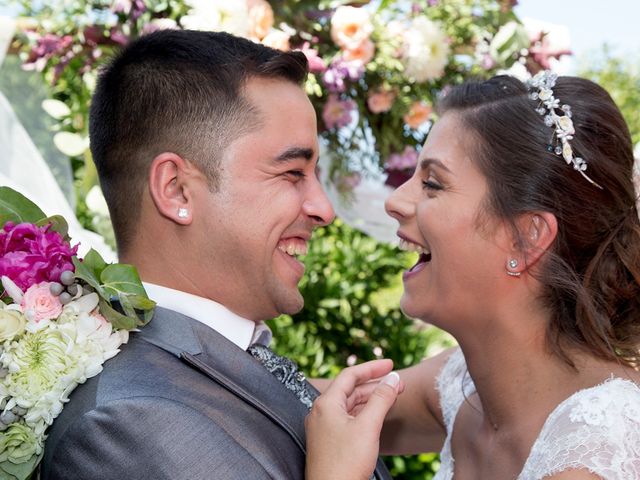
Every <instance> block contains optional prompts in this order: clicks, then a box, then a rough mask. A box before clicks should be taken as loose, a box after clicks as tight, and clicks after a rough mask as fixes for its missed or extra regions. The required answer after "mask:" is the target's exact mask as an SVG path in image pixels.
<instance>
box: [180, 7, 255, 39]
mask: <svg viewBox="0 0 640 480" xmlns="http://www.w3.org/2000/svg"><path fill="white" fill-rule="evenodd" d="M185 4H186V5H187V6H188V7H190V8H189V11H188V13H187V15H185V16H183V17H182V18H181V19H180V23H181V24H182V26H183V27H184V28H186V29H188V30H205V31H223V32H228V33H232V34H234V35H238V36H241V37H248V35H249V31H250V24H249V10H248V8H247V3H246V1H245V0H233V1H232V2H229V1H227V0H187V1H186V2H185Z"/></svg>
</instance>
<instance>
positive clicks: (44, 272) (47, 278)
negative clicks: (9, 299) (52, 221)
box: [0, 222, 78, 291]
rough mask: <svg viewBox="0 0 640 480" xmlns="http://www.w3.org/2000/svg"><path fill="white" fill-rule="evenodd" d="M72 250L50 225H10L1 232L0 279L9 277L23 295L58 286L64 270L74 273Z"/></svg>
mask: <svg viewBox="0 0 640 480" xmlns="http://www.w3.org/2000/svg"><path fill="white" fill-rule="evenodd" d="M77 251H78V246H77V245H76V246H75V247H71V246H70V245H69V243H67V242H66V241H65V240H64V239H63V238H62V236H61V235H60V234H59V233H58V232H55V231H51V227H50V226H49V225H47V226H44V227H38V226H36V225H34V224H32V223H20V224H18V225H16V224H14V223H13V222H7V223H6V224H5V226H4V228H3V229H2V230H0V276H2V275H6V276H7V277H9V278H10V279H11V280H13V281H14V283H15V284H16V285H17V286H18V287H20V289H21V290H22V291H25V290H27V289H28V288H29V287H30V286H32V285H34V284H37V283H40V282H58V281H59V280H60V274H61V273H62V272H63V271H65V270H71V271H73V270H74V267H73V262H72V260H71V258H72V257H73V256H75V255H76V253H77Z"/></svg>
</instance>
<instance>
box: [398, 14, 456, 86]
mask: <svg viewBox="0 0 640 480" xmlns="http://www.w3.org/2000/svg"><path fill="white" fill-rule="evenodd" d="M449 52H450V48H449V44H448V43H447V37H446V36H445V34H444V32H443V31H442V30H441V29H440V27H439V26H438V25H437V24H436V23H434V22H432V21H431V20H429V19H427V18H425V17H418V18H415V19H414V20H413V21H412V22H411V25H410V27H409V29H408V30H407V32H406V33H405V35H404V54H403V60H404V65H405V75H406V76H407V77H408V78H409V79H412V80H415V81H416V82H426V81H427V80H434V79H437V78H440V77H441V76H442V75H443V74H444V67H445V66H446V65H447V62H448V60H449Z"/></svg>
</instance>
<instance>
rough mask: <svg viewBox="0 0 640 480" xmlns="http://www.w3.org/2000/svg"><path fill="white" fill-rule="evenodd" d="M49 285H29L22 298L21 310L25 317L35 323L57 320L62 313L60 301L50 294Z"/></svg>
mask: <svg viewBox="0 0 640 480" xmlns="http://www.w3.org/2000/svg"><path fill="white" fill-rule="evenodd" d="M50 286H51V283H49V282H42V283H38V284H35V285H31V286H30V287H29V288H28V289H27V291H26V292H25V293H24V297H22V305H21V306H22V309H23V311H24V314H25V316H26V317H27V318H28V319H29V320H31V321H34V322H36V323H38V322H40V321H42V320H51V319H53V318H57V317H58V315H60V313H62V303H60V299H59V298H58V297H56V296H55V295H52V294H51V289H50Z"/></svg>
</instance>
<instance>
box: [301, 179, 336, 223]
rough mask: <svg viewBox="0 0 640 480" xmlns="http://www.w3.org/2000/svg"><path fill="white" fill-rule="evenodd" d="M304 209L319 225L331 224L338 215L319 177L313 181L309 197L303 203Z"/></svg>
mask: <svg viewBox="0 0 640 480" xmlns="http://www.w3.org/2000/svg"><path fill="white" fill-rule="evenodd" d="M302 210H303V212H304V214H305V215H307V216H308V217H310V218H311V219H312V220H313V222H314V224H315V225H317V226H324V225H329V224H330V223H331V222H333V219H334V218H335V217H336V213H335V211H334V210H333V206H332V205H331V202H330V201H329V197H327V194H326V193H325V191H324V188H322V184H321V183H320V181H319V180H317V179H315V180H313V181H312V185H311V187H310V189H309V191H308V193H307V198H306V199H305V201H304V203H303V204H302Z"/></svg>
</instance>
